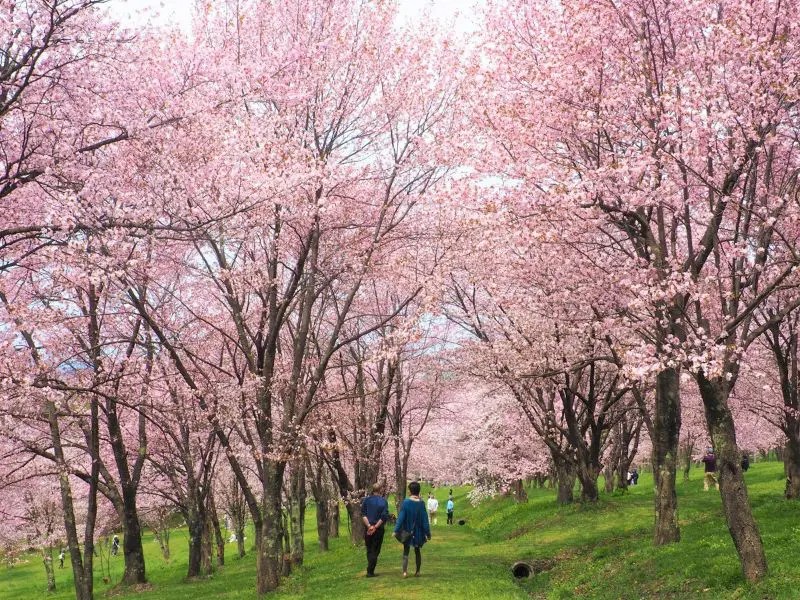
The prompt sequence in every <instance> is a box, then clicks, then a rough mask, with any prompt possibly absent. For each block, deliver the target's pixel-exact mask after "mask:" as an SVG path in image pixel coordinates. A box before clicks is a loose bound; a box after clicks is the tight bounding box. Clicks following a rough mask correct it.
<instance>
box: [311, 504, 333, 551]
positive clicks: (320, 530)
mask: <svg viewBox="0 0 800 600" xmlns="http://www.w3.org/2000/svg"><path fill="white" fill-rule="evenodd" d="M315 504H316V506H317V537H318V538H319V549H320V550H322V551H323V552H327V551H328V548H329V544H328V538H329V537H330V527H331V525H330V520H331V517H330V512H329V510H328V509H329V507H330V505H329V504H328V499H327V498H322V499H320V500H316V501H315Z"/></svg>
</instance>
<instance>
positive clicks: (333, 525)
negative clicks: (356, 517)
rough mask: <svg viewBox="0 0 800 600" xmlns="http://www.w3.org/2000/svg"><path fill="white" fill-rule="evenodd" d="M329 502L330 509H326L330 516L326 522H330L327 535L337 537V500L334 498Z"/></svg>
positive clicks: (338, 511) (338, 519)
mask: <svg viewBox="0 0 800 600" xmlns="http://www.w3.org/2000/svg"><path fill="white" fill-rule="evenodd" d="M329 502H330V504H329V506H330V509H329V510H328V514H329V515H330V518H329V519H328V523H329V524H330V529H329V530H328V537H330V538H338V537H339V523H340V522H341V516H340V515H341V512H340V510H339V509H340V506H339V501H338V500H336V499H331V500H329Z"/></svg>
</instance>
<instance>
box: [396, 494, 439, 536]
mask: <svg viewBox="0 0 800 600" xmlns="http://www.w3.org/2000/svg"><path fill="white" fill-rule="evenodd" d="M401 529H406V530H408V531H410V532H411V533H412V536H411V544H412V545H413V546H414V547H420V546H422V545H423V544H424V543H425V541H426V540H427V538H429V537H431V525H430V523H429V522H428V511H427V510H425V503H424V502H423V501H422V500H412V499H411V498H406V499H405V500H403V504H402V505H401V506H400V514H399V515H398V517H397V523H395V526H394V530H395V532H397V531H400V530H401Z"/></svg>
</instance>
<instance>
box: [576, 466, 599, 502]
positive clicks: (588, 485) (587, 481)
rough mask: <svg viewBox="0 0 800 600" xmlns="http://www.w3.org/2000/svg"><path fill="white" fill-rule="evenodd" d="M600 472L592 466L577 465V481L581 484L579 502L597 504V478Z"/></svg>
mask: <svg viewBox="0 0 800 600" xmlns="http://www.w3.org/2000/svg"><path fill="white" fill-rule="evenodd" d="M599 475H600V472H599V470H598V469H596V468H594V467H592V466H586V465H578V481H580V483H581V502H597V500H598V499H599V497H600V492H599V489H598V487H597V478H598V477H599Z"/></svg>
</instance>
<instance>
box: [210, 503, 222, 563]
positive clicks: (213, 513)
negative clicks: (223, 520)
mask: <svg viewBox="0 0 800 600" xmlns="http://www.w3.org/2000/svg"><path fill="white" fill-rule="evenodd" d="M208 516H209V519H210V522H211V528H212V531H213V533H214V541H215V542H216V546H217V566H219V567H222V566H224V565H225V538H224V537H222V528H221V527H220V525H219V515H218V514H217V504H216V502H215V500H214V492H213V490H209V492H208Z"/></svg>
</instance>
